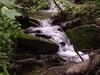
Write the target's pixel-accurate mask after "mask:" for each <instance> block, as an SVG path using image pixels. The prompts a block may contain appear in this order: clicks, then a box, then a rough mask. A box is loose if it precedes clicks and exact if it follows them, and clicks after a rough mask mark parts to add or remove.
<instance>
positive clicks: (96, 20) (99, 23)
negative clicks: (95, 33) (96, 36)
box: [95, 17, 100, 26]
mask: <svg viewBox="0 0 100 75" xmlns="http://www.w3.org/2000/svg"><path fill="white" fill-rule="evenodd" d="M95 22H96V24H97V25H99V26H100V17H99V18H96V19H95Z"/></svg>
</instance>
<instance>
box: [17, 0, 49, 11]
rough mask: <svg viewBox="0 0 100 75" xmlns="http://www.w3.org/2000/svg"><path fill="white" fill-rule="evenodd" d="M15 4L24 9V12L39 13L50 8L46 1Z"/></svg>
mask: <svg viewBox="0 0 100 75" xmlns="http://www.w3.org/2000/svg"><path fill="white" fill-rule="evenodd" d="M16 4H17V5H19V6H22V8H23V7H24V10H28V11H32V12H35V11H39V10H46V9H48V8H49V7H50V3H49V1H48V0H22V1H21V0H20V1H19V0H16Z"/></svg>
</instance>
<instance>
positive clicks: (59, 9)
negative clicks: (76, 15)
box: [53, 0, 64, 14]
mask: <svg viewBox="0 0 100 75" xmlns="http://www.w3.org/2000/svg"><path fill="white" fill-rule="evenodd" d="M53 2H54V3H55V5H56V6H57V7H58V8H59V10H60V11H61V13H62V14H64V12H63V10H62V9H61V7H60V6H59V5H58V4H57V2H56V1H55V0H53Z"/></svg>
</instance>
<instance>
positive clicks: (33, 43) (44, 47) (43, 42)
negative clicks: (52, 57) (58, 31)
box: [16, 34, 58, 54]
mask: <svg viewBox="0 0 100 75" xmlns="http://www.w3.org/2000/svg"><path fill="white" fill-rule="evenodd" d="M16 43H17V46H16V48H17V51H16V52H17V53H32V54H53V53H56V52H57V51H58V45H57V44H55V43H53V42H52V41H50V40H48V39H44V38H40V37H33V36H32V37H31V36H29V35H27V34H23V35H21V36H19V37H18V38H17V41H16Z"/></svg>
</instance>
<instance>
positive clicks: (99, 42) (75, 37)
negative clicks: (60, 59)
mask: <svg viewBox="0 0 100 75" xmlns="http://www.w3.org/2000/svg"><path fill="white" fill-rule="evenodd" d="M66 34H67V35H68V36H69V38H70V40H71V43H72V44H73V45H74V47H75V48H76V49H77V50H82V49H90V48H93V49H96V48H100V28H98V27H95V26H86V27H84V26H83V27H77V28H73V29H69V30H67V31H66Z"/></svg>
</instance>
